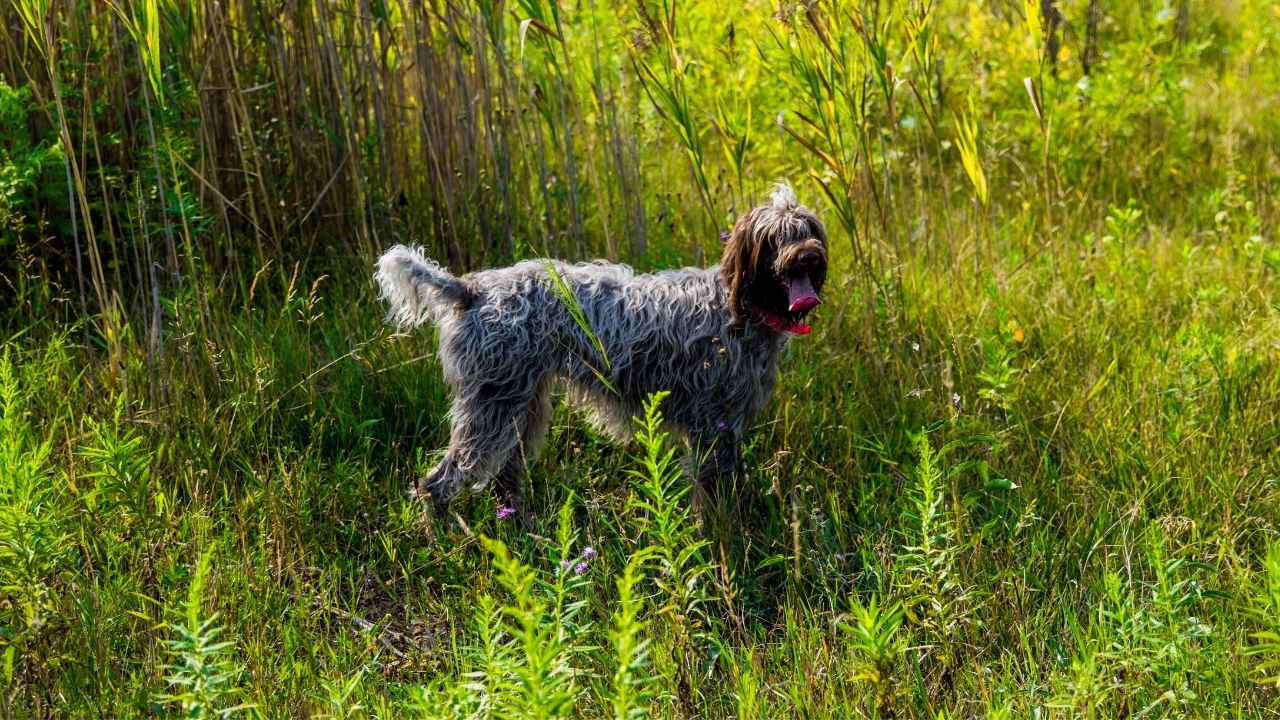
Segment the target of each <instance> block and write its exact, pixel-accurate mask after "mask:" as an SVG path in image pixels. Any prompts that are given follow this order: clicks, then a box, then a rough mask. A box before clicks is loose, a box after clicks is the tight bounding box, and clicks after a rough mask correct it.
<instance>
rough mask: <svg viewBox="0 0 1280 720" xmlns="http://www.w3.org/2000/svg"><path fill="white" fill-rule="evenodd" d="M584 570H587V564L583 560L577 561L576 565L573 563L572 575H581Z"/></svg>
mask: <svg viewBox="0 0 1280 720" xmlns="http://www.w3.org/2000/svg"><path fill="white" fill-rule="evenodd" d="M586 571H587V564H586V563H585V562H580V563H578V564H577V565H574V566H573V574H574V575H581V574H582V573H584V572H586Z"/></svg>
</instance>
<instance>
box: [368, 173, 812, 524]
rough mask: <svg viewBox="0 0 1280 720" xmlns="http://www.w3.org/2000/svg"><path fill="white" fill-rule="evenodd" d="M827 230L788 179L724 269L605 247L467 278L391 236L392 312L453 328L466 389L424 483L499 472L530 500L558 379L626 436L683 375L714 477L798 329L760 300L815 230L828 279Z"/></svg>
mask: <svg viewBox="0 0 1280 720" xmlns="http://www.w3.org/2000/svg"><path fill="white" fill-rule="evenodd" d="M825 240H826V238H825V234H824V233H823V231H822V227H821V224H820V223H818V221H817V218H816V217H815V216H814V215H813V214H812V213H811V212H810V211H808V210H807V209H805V208H803V207H802V206H800V205H798V204H797V202H796V200H795V196H794V194H793V193H792V192H791V189H790V188H789V187H786V186H781V187H780V188H779V189H778V190H777V191H775V193H774V196H773V199H772V200H771V202H770V204H768V205H765V206H762V207H760V208H757V209H755V210H753V211H751V213H748V214H747V215H745V216H744V217H743V218H742V219H741V220H739V222H738V223H737V225H736V226H735V228H734V232H733V235H732V236H731V238H730V240H729V242H728V244H727V246H726V248H725V258H726V263H725V265H724V267H723V268H722V267H719V266H717V267H711V268H705V269H703V268H685V269H681V270H669V271H665V272H659V273H653V274H636V273H635V272H634V271H633V270H632V269H631V268H630V267H627V266H625V265H615V264H610V263H605V262H590V263H578V264H568V263H563V262H559V261H526V262H521V263H518V264H516V265H513V266H510V267H505V268H498V269H491V270H483V271H480V272H476V273H472V274H470V275H466V276H464V277H461V278H457V277H454V276H452V275H450V274H449V273H448V272H447V271H445V270H444V269H443V268H442V267H440V266H439V265H438V264H437V263H435V262H433V261H432V260H430V259H428V258H427V257H425V256H424V255H423V253H422V251H421V249H418V248H410V247H406V246H402V245H399V246H396V247H393V248H391V249H390V250H388V251H387V252H386V254H384V255H383V256H382V257H381V259H380V260H379V262H378V271H377V273H376V275H375V277H376V279H377V281H378V284H379V285H380V286H381V289H382V295H383V297H384V299H386V300H387V302H388V303H389V305H390V311H389V314H388V319H389V320H390V321H393V322H395V323H397V324H398V325H400V326H401V327H412V326H416V325H418V324H421V323H422V322H425V321H427V320H430V321H432V322H434V323H435V324H436V325H437V326H438V327H439V330H440V352H439V357H440V361H441V364H442V366H443V369H444V376H445V380H446V381H447V382H448V384H449V385H450V386H451V388H452V389H453V392H454V397H453V404H452V409H451V411H450V423H451V434H450V439H449V449H448V452H447V453H446V455H445V457H444V459H443V460H442V461H441V463H440V464H439V465H438V466H437V467H436V468H435V469H433V470H432V471H431V473H430V474H429V475H428V476H427V478H425V480H424V483H425V487H423V488H420V489H422V490H427V491H429V492H430V493H431V496H432V498H433V499H434V500H435V502H436V503H438V504H443V503H447V502H448V501H449V500H450V499H451V498H452V497H453V496H454V495H455V494H456V493H457V492H458V490H459V489H460V488H461V487H462V486H464V485H469V486H471V487H472V488H474V489H480V488H482V487H484V486H485V485H487V484H488V483H489V482H490V481H492V480H494V479H495V478H496V479H497V480H498V482H499V485H500V488H501V489H502V490H503V492H504V493H505V494H506V495H507V496H508V498H507V499H508V500H510V501H512V502H518V500H519V486H520V481H521V478H522V476H523V471H524V467H525V463H526V462H527V461H529V460H532V459H533V458H534V457H536V455H537V453H538V450H539V449H540V448H541V446H542V443H543V441H544V439H545V438H546V434H547V430H548V426H549V423H550V420H551V410H552V405H551V392H552V390H553V387H555V386H556V385H558V384H559V385H563V386H565V387H566V388H567V390H568V396H569V398H570V400H571V402H573V403H574V404H575V405H578V406H580V407H585V408H586V409H588V410H589V411H590V413H591V415H592V416H593V417H594V419H595V421H596V422H597V423H598V424H599V426H600V427H601V428H602V429H603V430H605V431H606V432H607V433H609V434H610V435H611V436H613V437H615V438H617V439H619V440H625V439H627V438H628V437H630V434H631V429H632V428H631V418H632V417H634V416H636V415H637V414H639V413H640V412H641V404H642V402H643V401H644V399H645V398H646V397H648V396H649V395H650V394H651V393H654V392H657V391H660V390H668V391H670V392H671V394H670V396H669V397H668V398H667V399H666V401H665V402H664V403H663V408H662V409H663V413H664V415H665V416H666V418H667V421H668V424H669V426H670V428H671V429H672V430H675V431H676V432H678V433H680V434H683V435H684V436H685V437H686V438H687V439H688V440H689V441H690V445H691V447H692V449H693V453H694V457H695V458H696V459H698V460H705V462H703V463H702V467H701V470H700V472H699V476H700V477H701V478H702V479H710V478H711V477H713V476H716V475H723V474H726V473H731V472H735V471H736V470H737V465H738V464H739V462H740V460H739V452H740V447H741V442H742V438H743V434H744V432H745V431H746V430H747V428H748V426H749V424H750V422H751V420H752V419H753V418H754V417H756V416H757V414H758V413H759V412H760V410H761V409H762V408H763V407H764V405H765V403H766V402H767V401H768V399H769V396H770V394H771V393H772V391H773V387H774V381H775V378H776V376H777V370H778V360H779V355H780V353H781V351H782V349H783V346H784V345H785V342H786V339H785V337H786V336H785V333H780V332H778V331H776V330H773V329H770V328H769V327H768V326H766V325H765V324H763V323H759V322H753V321H752V318H753V308H754V307H768V306H769V304H770V303H771V302H772V303H774V305H776V302H777V299H776V297H775V298H772V299H771V298H770V297H769V293H770V292H772V293H773V294H774V295H776V288H774V289H770V288H768V287H767V286H766V284H765V278H766V277H767V276H771V275H775V274H779V275H781V274H782V273H785V272H787V271H788V268H787V267H782V266H780V263H781V262H782V258H783V257H784V255H785V253H786V252H787V251H788V248H796V247H800V245H801V244H803V243H805V242H808V243H809V244H810V246H812V245H813V244H814V242H815V241H816V242H817V243H818V244H819V245H820V247H819V250H820V251H821V262H820V267H818V266H813V267H810V266H804V267H803V268H802V269H803V270H804V271H806V272H809V273H810V274H809V277H811V278H813V282H814V284H815V285H816V286H818V287H819V288H820V286H821V282H822V279H823V277H825V259H826V255H825ZM792 254H795V253H794V252H793V253H792ZM809 260H810V261H812V260H813V258H812V257H810V258H809ZM548 266H550V267H551V268H554V272H555V274H557V275H558V276H559V277H560V278H562V279H563V283H564V285H565V286H566V287H567V288H568V290H569V291H570V292H571V293H572V295H573V298H574V300H576V303H577V305H578V307H580V308H581V312H582V315H583V316H584V317H585V320H586V323H587V325H588V326H589V327H590V329H591V331H592V333H593V334H594V335H595V340H596V341H598V342H599V346H600V347H603V350H604V353H603V354H604V357H602V356H601V353H600V352H599V351H598V349H597V345H596V342H594V341H593V339H592V338H591V337H590V336H588V334H587V333H586V332H584V331H583V329H582V328H581V327H580V325H579V323H578V322H577V321H576V320H575V318H574V316H573V314H572V313H571V309H570V304H569V303H566V302H565V301H564V299H563V298H562V297H561V296H560V295H558V294H557V290H556V283H555V281H554V279H553V277H552V275H551V274H550V273H549V272H548ZM797 267H800V266H797ZM815 275H816V276H815ZM778 283H783V287H785V281H784V280H777V279H776V278H775V284H778ZM784 296H785V293H784ZM780 311H781V312H785V307H783V308H782V309H780Z"/></svg>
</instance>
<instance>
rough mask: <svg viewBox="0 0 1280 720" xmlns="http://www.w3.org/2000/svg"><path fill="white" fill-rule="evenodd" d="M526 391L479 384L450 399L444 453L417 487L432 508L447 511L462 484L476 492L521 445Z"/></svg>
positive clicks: (527, 411)
mask: <svg viewBox="0 0 1280 720" xmlns="http://www.w3.org/2000/svg"><path fill="white" fill-rule="evenodd" d="M533 394H534V393H533V391H532V389H531V390H530V391H528V392H511V389H510V388H498V387H493V386H487V385H482V386H480V387H479V388H478V389H477V391H476V392H473V393H468V394H465V395H459V396H457V397H455V398H454V401H453V407H452V408H451V409H450V411H449V414H450V421H451V428H450V432H449V449H448V450H447V451H446V452H445V456H444V459H443V460H441V461H440V464H439V465H437V466H435V468H433V469H432V470H431V472H429V473H427V475H426V477H424V478H423V479H422V481H421V482H420V483H419V485H418V488H417V491H418V494H419V495H421V494H423V493H426V494H429V495H430V497H431V501H432V503H434V504H435V505H436V506H437V507H443V506H447V505H448V504H449V502H450V501H451V500H453V498H454V496H456V495H457V494H458V492H459V491H460V490H461V489H462V487H463V486H464V485H468V486H470V487H471V488H472V489H476V490H478V489H480V488H483V487H484V486H486V485H488V484H489V482H490V481H491V480H493V479H494V477H495V476H497V475H498V474H499V472H500V471H501V470H502V469H503V468H504V467H505V466H506V465H507V463H508V462H509V461H510V460H511V459H512V457H513V456H514V455H518V452H517V447H518V446H519V444H520V442H521V437H522V435H523V430H522V429H523V428H524V427H525V426H526V425H527V417H528V415H529V414H530V407H531V405H532V400H533V399H534V398H533V397H531V396H532V395H533Z"/></svg>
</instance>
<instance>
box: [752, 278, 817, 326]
mask: <svg viewBox="0 0 1280 720" xmlns="http://www.w3.org/2000/svg"><path fill="white" fill-rule="evenodd" d="M785 284H786V287H787V312H785V313H771V312H767V311H766V312H764V313H763V315H764V321H765V324H767V325H768V326H769V327H770V328H772V329H773V330H774V331H776V332H785V333H791V334H792V335H808V334H809V333H810V332H812V331H813V328H812V327H810V326H809V324H808V323H806V322H805V321H804V319H805V316H806V315H808V314H809V311H810V310H813V309H814V308H816V307H818V306H819V305H821V304H822V300H821V299H819V298H818V293H817V292H815V291H814V289H813V283H812V282H810V280H809V276H808V275H805V274H800V275H796V276H795V277H792V278H788V279H787V280H786V282H785Z"/></svg>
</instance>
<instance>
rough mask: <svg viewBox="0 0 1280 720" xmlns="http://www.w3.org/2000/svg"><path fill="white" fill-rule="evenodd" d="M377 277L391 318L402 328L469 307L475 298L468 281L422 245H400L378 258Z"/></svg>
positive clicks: (389, 319) (390, 320) (388, 318)
mask: <svg viewBox="0 0 1280 720" xmlns="http://www.w3.org/2000/svg"><path fill="white" fill-rule="evenodd" d="M373 277H374V279H376V280H377V281H378V285H379V287H381V288H382V299H384V300H386V301H387V304H388V305H389V306H390V307H389V309H388V310H387V321H388V322H394V323H395V324H396V325H399V326H400V327H402V328H410V327H416V326H418V325H421V324H422V323H424V322H426V321H427V320H431V319H437V320H438V318H440V317H441V316H442V314H443V313H445V312H447V311H449V310H452V309H457V308H466V307H468V306H470V305H471V303H472V302H473V301H474V300H475V291H474V290H472V289H471V288H470V287H469V286H468V285H467V284H466V282H464V281H462V280H459V279H458V278H456V277H454V276H453V275H450V274H449V271H448V270H445V269H444V268H443V267H441V266H440V264H439V263H437V262H436V261H434V260H431V259H430V258H428V257H427V256H426V255H424V254H422V248H417V247H409V246H407V245H396V246H395V247H393V248H391V249H390V250H388V251H386V252H385V253H383V254H382V257H380V258H378V271H377V272H376V273H374V275H373Z"/></svg>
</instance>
